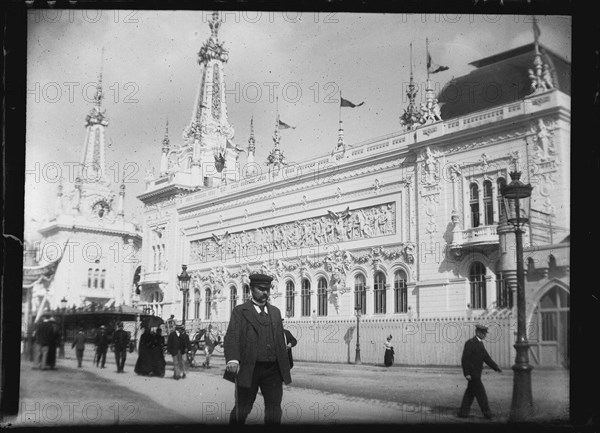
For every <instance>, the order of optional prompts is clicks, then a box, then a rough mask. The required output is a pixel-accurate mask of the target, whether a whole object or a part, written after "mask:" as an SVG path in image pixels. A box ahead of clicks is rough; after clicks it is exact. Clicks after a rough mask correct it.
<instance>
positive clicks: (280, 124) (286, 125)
mask: <svg viewBox="0 0 600 433" xmlns="http://www.w3.org/2000/svg"><path fill="white" fill-rule="evenodd" d="M279 128H280V129H289V128H292V129H296V127H295V126H290V125H288V124H287V123H283V122H282V121H281V120H280V121H279Z"/></svg>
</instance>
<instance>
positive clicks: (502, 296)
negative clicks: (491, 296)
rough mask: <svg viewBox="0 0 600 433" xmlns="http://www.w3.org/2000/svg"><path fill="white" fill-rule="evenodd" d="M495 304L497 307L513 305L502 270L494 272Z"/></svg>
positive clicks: (510, 292) (510, 306)
mask: <svg viewBox="0 0 600 433" xmlns="http://www.w3.org/2000/svg"><path fill="white" fill-rule="evenodd" d="M496 305H497V306H498V308H509V309H510V308H512V307H513V299H512V291H511V290H510V287H509V285H508V284H507V283H506V279H505V278H504V274H503V273H502V272H498V273H497V274H496Z"/></svg>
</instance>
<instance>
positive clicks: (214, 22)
mask: <svg viewBox="0 0 600 433" xmlns="http://www.w3.org/2000/svg"><path fill="white" fill-rule="evenodd" d="M222 23H223V21H222V20H221V19H220V18H219V12H218V11H213V13H212V17H211V20H210V21H209V22H208V25H209V27H210V31H211V38H213V39H214V40H215V41H216V40H218V39H219V27H221V24H222Z"/></svg>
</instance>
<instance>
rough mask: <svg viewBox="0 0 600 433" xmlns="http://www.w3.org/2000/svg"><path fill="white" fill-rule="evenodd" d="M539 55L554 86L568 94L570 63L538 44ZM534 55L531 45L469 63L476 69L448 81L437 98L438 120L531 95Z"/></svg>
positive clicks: (532, 45)
mask: <svg viewBox="0 0 600 433" xmlns="http://www.w3.org/2000/svg"><path fill="white" fill-rule="evenodd" d="M540 53H541V55H542V61H543V63H546V64H548V66H549V68H550V73H551V75H552V81H553V83H554V86H555V87H556V88H558V89H559V90H560V91H561V92H563V93H565V94H567V95H570V94H571V64H570V63H569V62H568V61H567V60H565V59H563V58H562V57H560V56H559V55H557V54H555V53H553V52H552V51H551V50H549V49H547V48H546V47H544V46H541V45H540ZM534 55H535V45H534V44H533V43H531V44H528V45H523V46H521V47H518V48H514V49H512V50H508V51H504V52H501V53H498V54H494V55H492V56H488V57H485V58H483V59H480V60H476V61H474V62H471V63H469V64H470V65H473V66H475V67H476V68H477V69H474V70H473V71H471V72H470V73H468V74H467V75H463V76H461V77H458V78H455V79H453V80H451V81H450V82H449V83H448V84H446V85H445V86H444V88H443V89H442V90H441V92H440V94H439V95H438V101H439V103H440V105H441V108H440V109H441V115H442V119H444V120H448V119H452V118H455V117H460V116H464V115H466V114H469V113H473V112H475V111H481V110H486V109H489V108H493V107H497V106H500V105H505V104H510V103H512V102H516V101H520V100H522V99H523V98H524V97H525V96H527V95H528V94H530V93H531V90H530V80H529V72H528V71H529V69H532V68H533V59H534Z"/></svg>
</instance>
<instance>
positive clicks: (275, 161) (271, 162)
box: [266, 98, 286, 170]
mask: <svg viewBox="0 0 600 433" xmlns="http://www.w3.org/2000/svg"><path fill="white" fill-rule="evenodd" d="M276 104H277V106H276V107H277V108H276V113H277V115H276V116H275V117H276V119H275V132H274V133H273V144H274V146H273V150H272V151H271V153H270V154H269V156H268V157H267V164H266V165H268V166H269V167H270V166H273V168H275V169H276V170H277V169H279V167H280V166H282V165H285V164H286V161H285V157H284V156H283V152H281V149H279V142H280V141H281V135H280V133H279V127H280V125H281V122H280V120H279V98H277V100H276Z"/></svg>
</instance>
